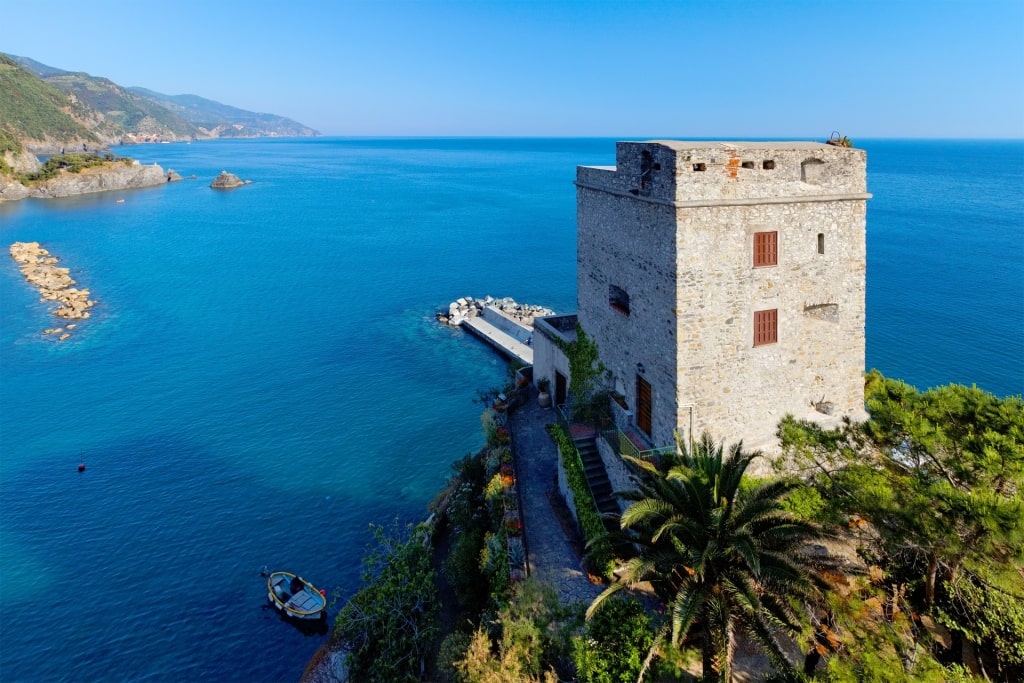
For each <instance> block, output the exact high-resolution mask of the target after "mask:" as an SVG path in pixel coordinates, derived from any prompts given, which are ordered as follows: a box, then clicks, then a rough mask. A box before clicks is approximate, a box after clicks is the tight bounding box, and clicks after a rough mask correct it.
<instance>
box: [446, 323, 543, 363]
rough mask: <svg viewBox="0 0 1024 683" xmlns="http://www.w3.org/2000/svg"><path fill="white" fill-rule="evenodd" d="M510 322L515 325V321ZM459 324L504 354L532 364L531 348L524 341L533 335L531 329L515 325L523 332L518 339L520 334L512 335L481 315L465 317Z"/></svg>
mask: <svg viewBox="0 0 1024 683" xmlns="http://www.w3.org/2000/svg"><path fill="white" fill-rule="evenodd" d="M512 324H513V325H515V323H512ZM461 325H462V327H463V328H464V329H466V330H468V331H470V332H472V333H473V334H475V335H476V336H478V337H480V338H481V339H483V340H484V341H486V342H487V343H488V344H490V345H491V346H493V347H494V348H495V349H497V350H498V351H500V352H501V353H503V354H505V355H506V356H508V357H510V358H514V359H516V360H518V361H520V362H522V363H524V364H525V365H533V349H532V348H531V347H530V345H529V344H527V343H525V342H526V341H527V340H529V339H530V338H531V337H532V336H533V330H532V329H530V328H527V327H523V326H521V325H516V326H517V327H519V328H520V329H521V330H522V331H523V332H524V333H525V336H523V337H522V340H520V339H519V338H517V337H519V336H522V335H517V336H516V337H513V336H512V335H511V334H509V333H508V332H505V331H503V330H501V329H499V328H498V326H497V325H495V324H493V323H491V322H489V321H488V320H486V319H485V318H484V317H482V316H477V317H475V318H467V319H466V320H463V321H462V323H461ZM510 331H513V330H510Z"/></svg>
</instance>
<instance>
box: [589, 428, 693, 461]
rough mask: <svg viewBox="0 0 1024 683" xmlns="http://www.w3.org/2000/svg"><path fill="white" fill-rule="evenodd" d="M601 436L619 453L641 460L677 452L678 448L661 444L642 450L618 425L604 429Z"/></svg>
mask: <svg viewBox="0 0 1024 683" xmlns="http://www.w3.org/2000/svg"><path fill="white" fill-rule="evenodd" d="M601 436H602V437H603V438H604V440H605V441H606V442H607V443H608V445H609V446H611V447H612V448H613V449H614V450H615V452H616V453H618V454H619V455H628V456H631V457H634V458H638V459H640V460H648V459H650V458H653V457H657V456H661V455H665V454H667V453H675V450H676V447H675V446H659V447H657V448H648V449H645V450H640V449H639V448H637V446H636V444H635V443H633V440H632V439H630V438H629V435H627V434H626V433H625V432H623V431H622V430H621V429H619V428H618V426H615V427H611V428H610V429H605V430H602V431H601Z"/></svg>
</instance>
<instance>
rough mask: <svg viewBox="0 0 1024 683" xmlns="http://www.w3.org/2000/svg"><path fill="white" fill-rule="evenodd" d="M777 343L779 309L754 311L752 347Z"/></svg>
mask: <svg viewBox="0 0 1024 683" xmlns="http://www.w3.org/2000/svg"><path fill="white" fill-rule="evenodd" d="M777 341H779V309H777V308H773V309H771V310H769V311H754V346H763V345H765V344H774V343H776V342H777Z"/></svg>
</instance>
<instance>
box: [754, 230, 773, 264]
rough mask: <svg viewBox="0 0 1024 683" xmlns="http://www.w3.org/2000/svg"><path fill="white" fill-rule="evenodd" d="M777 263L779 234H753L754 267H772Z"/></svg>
mask: <svg viewBox="0 0 1024 683" xmlns="http://www.w3.org/2000/svg"><path fill="white" fill-rule="evenodd" d="M778 262H779V233H778V232H755V233H754V267H758V266H774V265H777V264H778Z"/></svg>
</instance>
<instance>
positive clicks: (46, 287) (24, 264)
mask: <svg viewBox="0 0 1024 683" xmlns="http://www.w3.org/2000/svg"><path fill="white" fill-rule="evenodd" d="M10 252H11V258H13V259H14V260H15V261H16V262H17V263H18V269H19V270H20V271H21V273H22V275H24V276H25V280H26V281H28V283H29V284H32V285H35V287H36V289H38V290H39V293H40V294H41V295H42V297H43V298H42V299H41V301H44V302H45V301H56V302H57V303H58V304H60V305H59V306H58V307H57V309H56V310H54V311H53V314H54V315H55V316H57V317H58V318H64V319H66V320H84V319H86V318H88V317H89V315H90V313H89V309H90V308H92V307H93V306H95V305H96V301H94V300H93V299H90V298H89V290H88V289H78V288H76V287H74V285H76V284H77V283H76V282H75V281H74V280H73V279H72V278H71V274H70V273H71V270H70V269H68V268H61V267H59V266H58V265H57V264H58V263H59V262H60V261H59V259H58V258H57V257H56V256H51V255H50V252H48V251H47V250H46V249H44V248H43V247H41V246H39V242H15V243H14V244H12V245H11V249H10ZM75 325H76V323H69V324H67V325H65V326H64V327H55V328H50V329H47V330H44V331H43V334H46V335H59V336H58V337H57V339H58V341H64V340H65V339H67V338H68V337H70V336H71V333H70V332H69V331H68V330H73V329H74V328H75Z"/></svg>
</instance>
